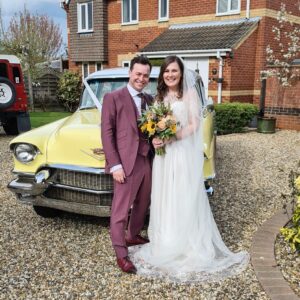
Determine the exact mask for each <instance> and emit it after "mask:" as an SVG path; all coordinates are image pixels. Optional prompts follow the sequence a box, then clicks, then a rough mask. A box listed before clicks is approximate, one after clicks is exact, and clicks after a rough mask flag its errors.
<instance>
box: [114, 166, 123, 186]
mask: <svg viewBox="0 0 300 300" xmlns="http://www.w3.org/2000/svg"><path fill="white" fill-rule="evenodd" d="M112 176H113V179H114V180H115V181H117V182H119V183H124V181H125V178H126V176H125V172H124V170H123V168H121V169H118V170H116V171H114V172H113V173H112Z"/></svg>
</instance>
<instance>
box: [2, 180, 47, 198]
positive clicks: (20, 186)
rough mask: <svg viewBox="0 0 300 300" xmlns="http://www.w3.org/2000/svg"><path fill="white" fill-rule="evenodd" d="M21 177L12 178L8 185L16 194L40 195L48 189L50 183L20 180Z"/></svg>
mask: <svg viewBox="0 0 300 300" xmlns="http://www.w3.org/2000/svg"><path fill="white" fill-rule="evenodd" d="M18 180H19V179H18V178H17V179H14V180H12V181H11V182H10V183H9V184H8V185H7V187H8V189H9V190H11V191H12V192H14V193H16V194H21V195H26V196H36V195H40V194H42V193H43V192H45V191H46V189H47V188H48V186H49V185H48V184H45V183H35V182H34V181H32V182H19V181H18Z"/></svg>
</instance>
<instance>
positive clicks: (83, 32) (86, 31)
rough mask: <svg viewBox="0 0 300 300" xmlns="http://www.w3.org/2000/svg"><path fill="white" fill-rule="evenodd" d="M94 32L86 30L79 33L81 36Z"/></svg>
mask: <svg viewBox="0 0 300 300" xmlns="http://www.w3.org/2000/svg"><path fill="white" fill-rule="evenodd" d="M93 32H94V30H93V29H92V30H85V31H77V33H79V34H85V33H93Z"/></svg>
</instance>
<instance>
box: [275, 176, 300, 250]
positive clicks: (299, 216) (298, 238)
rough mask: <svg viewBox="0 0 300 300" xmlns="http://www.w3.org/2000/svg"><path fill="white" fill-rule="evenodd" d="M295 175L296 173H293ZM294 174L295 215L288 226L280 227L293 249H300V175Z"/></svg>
mask: <svg viewBox="0 0 300 300" xmlns="http://www.w3.org/2000/svg"><path fill="white" fill-rule="evenodd" d="M293 175H294V174H293ZM295 177H296V176H292V178H293V179H294V180H292V181H293V184H292V188H293V196H294V197H295V199H296V201H297V202H296V206H295V208H294V212H293V217H292V220H291V222H290V223H289V224H288V225H287V227H283V228H281V229H280V232H281V234H282V235H283V236H284V238H285V240H286V241H288V242H289V244H290V247H291V249H292V251H300V175H299V176H298V177H297V178H295Z"/></svg>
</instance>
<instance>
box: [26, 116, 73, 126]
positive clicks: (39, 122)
mask: <svg viewBox="0 0 300 300" xmlns="http://www.w3.org/2000/svg"><path fill="white" fill-rule="evenodd" d="M29 115H30V122H31V127H32V128H36V127H40V126H43V125H46V124H48V123H51V122H54V121H56V120H59V119H62V118H65V117H68V116H70V115H71V113H69V112H31V113H29Z"/></svg>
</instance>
